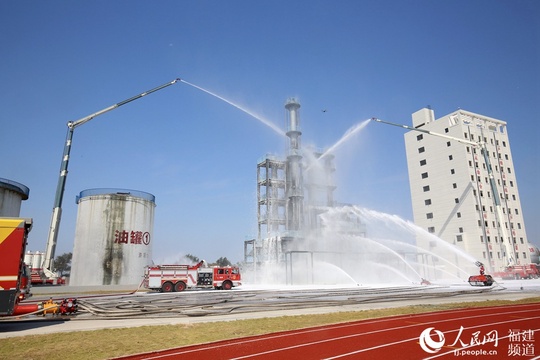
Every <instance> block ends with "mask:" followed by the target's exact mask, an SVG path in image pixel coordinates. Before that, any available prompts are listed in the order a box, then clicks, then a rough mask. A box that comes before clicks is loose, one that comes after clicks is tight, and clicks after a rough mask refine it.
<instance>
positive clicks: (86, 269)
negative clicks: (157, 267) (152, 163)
mask: <svg viewBox="0 0 540 360" xmlns="http://www.w3.org/2000/svg"><path fill="white" fill-rule="evenodd" d="M77 204H78V210H77V224H76V227H75V243H74V246H73V258H72V261H71V276H70V281H69V283H70V285H75V286H85V285H138V284H139V283H140V282H141V280H142V277H143V275H144V268H145V267H146V266H147V265H149V264H150V262H151V258H152V239H153V230H154V209H155V206H156V203H155V197H154V195H152V194H149V193H146V192H142V191H135V190H122V189H90V190H84V191H82V192H81V193H80V195H79V196H78V197H77Z"/></svg>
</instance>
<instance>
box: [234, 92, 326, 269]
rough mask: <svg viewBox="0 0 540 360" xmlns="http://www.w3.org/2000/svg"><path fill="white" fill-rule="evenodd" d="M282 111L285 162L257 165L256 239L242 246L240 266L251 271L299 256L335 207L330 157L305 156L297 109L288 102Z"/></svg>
mask: <svg viewBox="0 0 540 360" xmlns="http://www.w3.org/2000/svg"><path fill="white" fill-rule="evenodd" d="M285 109H286V110H287V133H286V135H287V137H288V138H289V147H288V154H287V157H286V160H282V159H280V158H278V157H277V156H273V155H266V157H265V158H263V159H262V160H260V161H259V162H258V164H257V204H258V206H257V221H258V234H257V238H256V239H251V240H247V241H245V242H244V262H245V263H246V265H248V266H250V265H251V266H252V267H253V268H254V269H255V268H256V267H257V266H259V265H260V264H265V263H266V264H272V263H273V264H276V263H281V262H283V261H284V259H285V254H286V253H287V252H290V251H298V250H301V248H300V247H301V245H299V244H301V243H302V240H304V239H305V237H306V236H309V235H311V234H313V232H314V231H315V230H316V229H317V228H318V227H319V226H320V224H319V222H318V217H317V215H318V214H320V213H322V212H324V211H326V209H328V207H332V206H334V205H335V204H334V196H333V192H334V190H335V188H336V187H335V186H334V185H333V181H332V176H331V174H332V173H333V172H334V165H333V159H334V157H333V155H331V154H326V155H324V159H323V156H322V155H323V153H322V152H320V151H311V150H310V151H308V152H307V153H305V152H304V150H303V149H302V147H301V141H300V140H301V136H302V132H301V127H300V113H299V109H300V103H299V102H298V101H297V100H296V99H294V98H289V99H287V101H286V102H285ZM315 163H317V164H315ZM314 165H317V166H314ZM304 173H305V174H304ZM317 173H318V175H319V176H314V174H317ZM320 174H323V176H320ZM321 199H323V200H321Z"/></svg>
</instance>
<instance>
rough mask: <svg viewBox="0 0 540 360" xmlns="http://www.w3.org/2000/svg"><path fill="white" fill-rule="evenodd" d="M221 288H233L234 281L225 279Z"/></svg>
mask: <svg viewBox="0 0 540 360" xmlns="http://www.w3.org/2000/svg"><path fill="white" fill-rule="evenodd" d="M221 288H222V289H223V290H231V289H232V283H231V282H230V281H224V282H223V284H222V285H221Z"/></svg>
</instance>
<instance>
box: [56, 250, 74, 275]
mask: <svg viewBox="0 0 540 360" xmlns="http://www.w3.org/2000/svg"><path fill="white" fill-rule="evenodd" d="M72 255H73V254H72V253H65V254H62V255H58V256H57V257H56V259H54V267H55V269H56V271H58V272H60V276H64V275H66V274H69V272H70V271H71V257H72Z"/></svg>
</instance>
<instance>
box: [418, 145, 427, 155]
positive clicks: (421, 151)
mask: <svg viewBox="0 0 540 360" xmlns="http://www.w3.org/2000/svg"><path fill="white" fill-rule="evenodd" d="M424 151H426V149H425V148H424V147H423V146H422V147H421V148H418V153H419V154H421V153H423V152H424Z"/></svg>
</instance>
